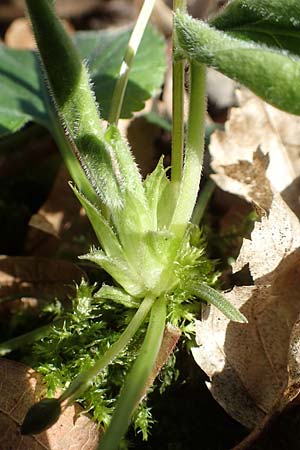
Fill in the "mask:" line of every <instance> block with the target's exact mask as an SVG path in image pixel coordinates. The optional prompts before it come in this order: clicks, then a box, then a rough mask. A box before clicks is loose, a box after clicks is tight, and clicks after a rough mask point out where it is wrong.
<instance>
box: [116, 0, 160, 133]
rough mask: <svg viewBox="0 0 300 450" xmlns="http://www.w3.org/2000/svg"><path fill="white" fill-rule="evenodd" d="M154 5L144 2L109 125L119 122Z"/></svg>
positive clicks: (123, 67) (128, 50)
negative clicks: (135, 60)
mask: <svg viewBox="0 0 300 450" xmlns="http://www.w3.org/2000/svg"><path fill="white" fill-rule="evenodd" d="M154 4H155V0H144V4H143V6H142V9H141V11H140V14H139V17H138V19H137V21H136V24H135V26H134V29H133V31H132V34H131V36H130V39H129V42H128V45H127V48H126V52H125V56H124V59H123V62H122V65H121V68H120V73H119V77H118V79H117V82H116V85H115V89H114V93H113V98H112V102H111V107H110V113H109V117H108V121H109V123H114V124H116V125H117V123H118V121H119V118H120V114H121V109H122V104H123V100H124V95H125V91H126V87H127V83H128V78H129V73H130V70H131V66H132V63H133V59H134V57H135V55H136V53H137V50H138V48H139V45H140V42H141V40H142V37H143V35H144V32H145V28H146V26H147V23H148V21H149V19H150V16H151V13H152V10H153V7H154Z"/></svg>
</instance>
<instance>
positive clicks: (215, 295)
mask: <svg viewBox="0 0 300 450" xmlns="http://www.w3.org/2000/svg"><path fill="white" fill-rule="evenodd" d="M189 288H190V291H191V292H192V293H193V294H194V295H196V296H197V297H199V298H201V300H204V301H206V302H207V303H210V304H212V305H214V306H215V307H216V308H218V309H219V310H220V311H221V312H222V313H223V314H224V315H225V316H226V317H228V319H230V320H232V321H234V322H240V323H247V322H248V320H247V319H246V317H245V316H244V315H243V314H242V313H241V312H240V311H239V310H238V309H236V308H235V306H233V305H232V304H231V303H230V302H229V301H228V300H226V298H225V297H224V295H222V293H221V292H218V291H216V290H215V289H213V288H212V287H210V286H208V284H206V283H201V282H199V283H197V284H196V283H195V284H191V285H190V287H189Z"/></svg>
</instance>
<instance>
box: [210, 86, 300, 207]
mask: <svg viewBox="0 0 300 450" xmlns="http://www.w3.org/2000/svg"><path fill="white" fill-rule="evenodd" d="M237 96H238V99H239V103H240V108H233V109H232V110H231V114H230V120H229V121H228V122H227V123H226V125H225V132H222V131H217V132H216V133H215V134H214V135H213V137H212V143H211V149H210V151H211V154H212V157H213V161H212V168H213V170H214V171H215V172H216V175H214V176H213V178H214V180H215V181H216V183H217V184H218V185H219V186H220V187H221V188H222V189H224V190H226V191H228V192H231V193H234V194H237V195H242V196H244V197H245V198H246V200H248V201H249V200H250V201H252V200H253V199H252V198H251V196H250V197H249V196H248V195H247V191H246V192H245V186H244V180H240V178H239V174H238V172H236V174H235V177H234V178H233V179H234V182H233V179H230V177H229V178H228V177H227V174H226V171H227V170H229V169H228V168H227V167H230V165H232V164H236V163H237V162H238V161H239V160H240V161H245V163H244V164H246V162H247V161H248V162H249V163H251V162H252V156H253V153H254V152H255V150H256V149H257V148H258V147H260V148H261V150H262V152H263V154H268V158H269V160H270V164H269V166H268V169H267V177H268V179H269V181H270V182H271V184H272V186H273V187H274V188H275V189H276V191H277V192H280V193H281V194H282V196H283V198H284V200H285V201H286V202H287V203H288V204H289V206H290V207H291V208H292V209H293V211H294V212H296V214H297V215H300V203H299V173H300V117H297V116H293V115H291V114H288V113H285V112H282V111H279V110H277V109H275V108H273V107H272V106H271V105H268V104H267V103H265V102H263V101H262V100H261V99H259V98H258V97H256V96H254V95H253V94H252V93H250V92H249V91H247V90H246V89H243V90H241V91H239V92H237ZM255 186H256V184H255V183H253V187H252V188H253V189H254V190H255V189H256V188H255ZM295 187H298V189H297V190H296V192H295ZM254 201H255V199H254Z"/></svg>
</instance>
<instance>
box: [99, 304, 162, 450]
mask: <svg viewBox="0 0 300 450" xmlns="http://www.w3.org/2000/svg"><path fill="white" fill-rule="evenodd" d="M165 322H166V300H165V298H164V297H161V298H159V299H157V300H156V301H155V303H154V304H153V307H152V310H151V316H150V322H149V325H148V329H147V333H146V337H145V340H144V342H143V344H142V346H141V348H140V352H139V355H138V357H137V359H136V361H135V363H134V365H133V367H132V369H131V371H130V373H129V375H128V376H127V379H126V381H125V384H124V386H123V388H122V391H121V394H120V397H119V399H118V401H117V405H116V409H115V412H114V414H113V417H112V420H111V423H110V425H109V427H108V429H107V431H106V433H105V434H104V436H103V438H102V439H101V441H100V445H99V447H98V449H99V450H117V448H118V445H119V443H120V440H121V438H122V437H123V435H124V434H125V433H126V430H127V428H128V426H129V422H130V419H131V417H132V414H133V412H134V410H135V409H136V407H137V405H138V403H139V401H140V399H141V395H142V394H143V392H144V389H145V386H146V384H147V380H148V379H149V376H150V374H151V371H152V370H153V366H154V364H155V361H156V358H157V355H158V353H159V349H160V346H161V342H162V338H163V332H164V327H165Z"/></svg>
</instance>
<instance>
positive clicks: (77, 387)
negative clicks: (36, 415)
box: [59, 296, 154, 404]
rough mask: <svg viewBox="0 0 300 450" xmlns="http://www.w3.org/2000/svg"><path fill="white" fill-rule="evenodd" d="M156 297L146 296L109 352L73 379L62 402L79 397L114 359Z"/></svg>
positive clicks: (62, 396) (63, 394)
mask: <svg viewBox="0 0 300 450" xmlns="http://www.w3.org/2000/svg"><path fill="white" fill-rule="evenodd" d="M153 302H154V299H153V297H151V296H149V297H145V299H144V300H143V302H142V303H141V305H140V307H139V309H138V310H137V312H136V313H135V315H134V316H133V318H132V320H131V322H130V323H129V325H128V326H127V328H126V329H125V331H124V332H123V333H122V335H121V336H120V338H119V339H118V340H117V341H116V342H115V343H114V344H112V346H111V347H110V348H109V349H108V350H107V352H106V353H105V354H104V355H103V356H102V357H101V358H100V359H98V361H96V363H95V364H94V365H93V366H92V367H90V368H89V369H88V370H86V371H84V372H82V373H81V374H79V375H78V376H77V377H76V378H75V380H73V381H72V383H71V384H70V386H69V387H68V388H67V389H66V390H65V391H64V392H63V393H62V395H61V396H60V398H59V401H60V402H63V401H65V400H67V399H68V403H69V404H70V403H72V402H73V401H74V400H75V399H76V397H78V396H79V395H80V394H81V393H82V392H84V391H85V390H86V389H87V388H88V387H89V386H90V385H91V383H92V381H93V378H94V377H95V376H96V375H98V373H99V372H101V370H103V369H104V368H105V367H106V366H107V365H108V364H110V363H111V362H112V360H113V359H114V358H115V357H116V356H117V355H118V353H120V351H122V350H123V349H124V348H125V347H126V346H127V345H128V343H129V341H130V340H131V339H132V337H133V336H134V335H135V333H136V332H137V330H138V329H139V327H140V326H141V324H142V323H143V321H144V319H145V318H146V316H147V314H148V313H149V311H150V309H151V307H152V305H153Z"/></svg>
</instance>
